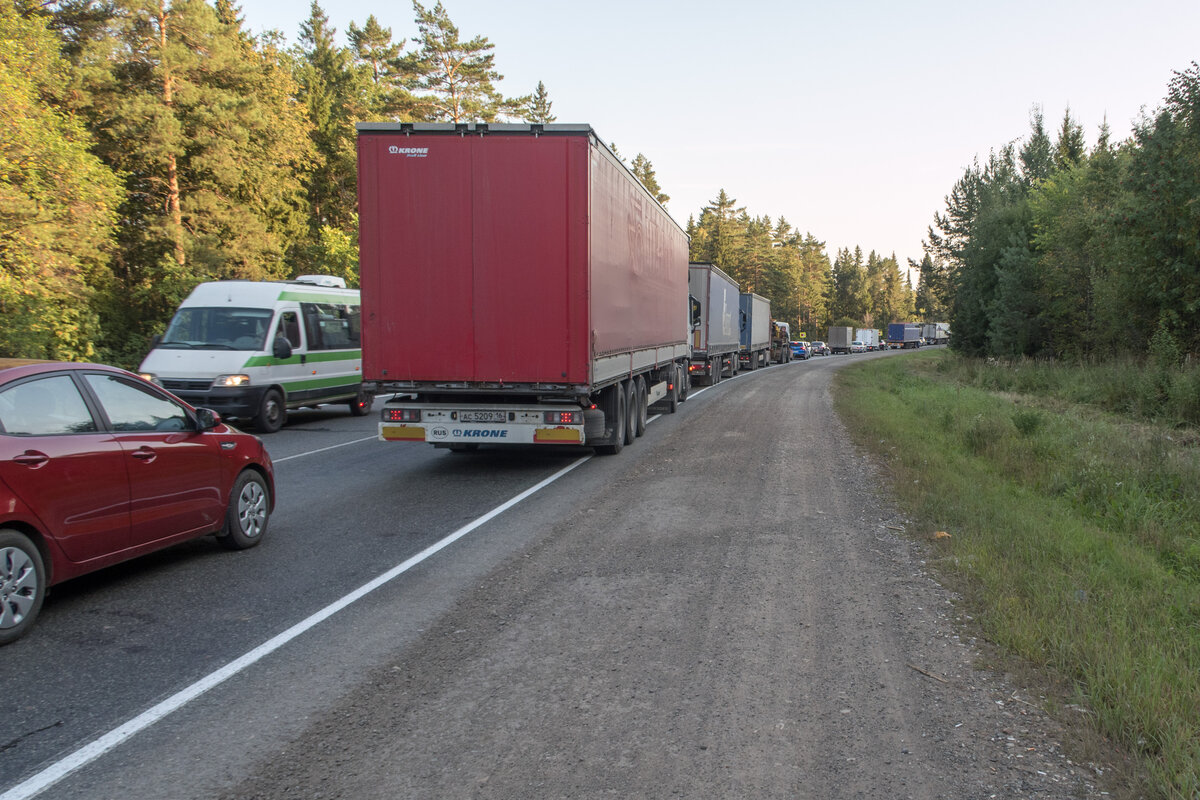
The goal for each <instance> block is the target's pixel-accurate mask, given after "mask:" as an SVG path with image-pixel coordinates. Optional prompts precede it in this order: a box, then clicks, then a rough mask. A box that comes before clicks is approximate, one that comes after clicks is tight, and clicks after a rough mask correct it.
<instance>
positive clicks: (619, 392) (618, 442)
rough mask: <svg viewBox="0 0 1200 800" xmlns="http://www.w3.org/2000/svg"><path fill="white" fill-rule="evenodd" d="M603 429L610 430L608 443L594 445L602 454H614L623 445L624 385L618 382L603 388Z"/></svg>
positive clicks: (619, 450)
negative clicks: (610, 435)
mask: <svg viewBox="0 0 1200 800" xmlns="http://www.w3.org/2000/svg"><path fill="white" fill-rule="evenodd" d="M603 405H604V417H605V419H604V429H605V432H608V431H611V432H612V437H611V439H610V440H609V441H610V442H611V443H610V444H598V445H596V452H597V453H598V454H600V455H602V456H615V455H617V454H618V453H620V452H621V448H622V447H624V446H625V387H624V386H623V385H622V384H620V383H618V384H614V385H613V386H610V387H608V388H607V389H605V390H604V403H603Z"/></svg>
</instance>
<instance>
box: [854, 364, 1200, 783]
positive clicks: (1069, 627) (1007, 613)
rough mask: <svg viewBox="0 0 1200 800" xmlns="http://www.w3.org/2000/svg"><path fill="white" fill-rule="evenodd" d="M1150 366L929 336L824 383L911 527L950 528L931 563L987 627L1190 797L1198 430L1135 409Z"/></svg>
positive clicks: (1199, 628) (1198, 632)
mask: <svg viewBox="0 0 1200 800" xmlns="http://www.w3.org/2000/svg"><path fill="white" fill-rule="evenodd" d="M1087 369H1094V370H1096V372H1095V373H1094V374H1092V375H1087V376H1085V375H1082V374H1079V373H1081V372H1082V371H1084V370H1087ZM1148 374H1151V373H1148V372H1143V371H1139V370H1138V369H1137V368H1135V367H1134V366H1133V365H1110V366H1096V367H1091V368H1071V369H1066V370H1060V369H1057V368H1055V367H1053V366H1052V365H1048V364H1027V363H1022V364H1017V365H1011V364H1010V365H1005V364H997V363H987V362H979V361H972V360H966V359H960V358H958V357H956V356H954V355H953V354H951V353H949V352H947V351H945V350H940V351H937V352H923V353H919V354H913V355H909V356H905V357H900V358H887V359H877V360H874V361H870V362H865V363H862V364H859V365H855V366H854V367H852V368H848V369H845V370H842V371H841V372H840V373H839V377H838V380H837V383H836V387H835V393H836V404H837V407H838V408H839V410H840V412H841V414H842V416H843V418H844V419H845V420H846V422H847V424H848V425H849V426H850V428H851V429H852V430H853V431H854V433H855V436H856V438H857V439H858V441H859V442H860V443H861V444H863V445H864V446H867V447H869V448H871V449H873V450H875V451H876V452H877V453H879V454H880V455H881V456H882V457H883V458H884V459H885V461H886V464H887V465H888V467H889V469H890V471H891V474H892V479H893V485H894V487H895V490H896V493H897V495H898V498H899V500H900V502H901V503H902V504H903V506H904V507H905V508H906V510H907V511H908V513H909V514H910V515H911V516H912V518H913V519H914V520H915V521H916V523H917V524H918V525H919V526H921V529H922V530H924V531H925V532H927V533H932V532H933V531H935V530H941V531H947V532H948V533H950V534H951V537H950V538H949V539H939V540H937V542H936V544H935V545H934V547H935V548H936V550H937V558H936V561H935V564H936V567H937V568H938V569H939V570H940V571H941V572H942V573H943V574H944V575H945V576H946V578H947V579H948V581H949V582H950V583H951V584H952V585H954V586H955V587H956V588H958V589H960V591H961V592H962V594H963V602H964V603H965V604H966V605H967V606H968V607H969V609H970V613H971V614H972V616H974V617H975V619H976V620H977V622H978V623H979V624H980V625H981V626H982V629H983V632H984V635H985V636H986V637H987V638H988V639H989V640H991V641H992V642H994V643H995V644H997V645H999V646H1000V647H1001V648H1002V649H1003V650H1004V651H1006V652H1008V653H1009V654H1010V655H1015V656H1016V657H1019V658H1020V659H1024V660H1026V661H1028V662H1031V663H1033V664H1034V665H1037V666H1038V667H1040V668H1043V669H1045V670H1049V671H1050V672H1051V674H1055V675H1057V676H1059V677H1061V678H1062V679H1064V680H1065V681H1068V682H1069V684H1070V685H1073V686H1074V687H1075V691H1076V692H1077V694H1078V695H1079V698H1078V699H1079V701H1080V702H1082V703H1083V704H1085V705H1086V707H1088V708H1089V709H1091V711H1092V712H1093V713H1094V715H1095V716H1094V719H1095V724H1096V725H1097V726H1098V729H1099V732H1100V733H1102V734H1103V735H1104V736H1106V737H1108V738H1109V739H1111V740H1113V741H1115V742H1117V743H1118V744H1119V745H1120V746H1121V747H1122V749H1124V750H1125V751H1126V752H1128V753H1130V754H1133V755H1134V756H1135V757H1136V758H1137V759H1138V761H1139V763H1140V764H1142V765H1143V766H1144V767H1145V770H1146V772H1147V774H1149V775H1150V776H1151V779H1152V780H1153V781H1154V791H1155V792H1157V793H1158V794H1159V795H1161V796H1162V797H1178V798H1196V797H1200V447H1198V446H1197V441H1200V437H1198V436H1197V435H1196V432H1195V431H1194V430H1192V429H1189V428H1186V427H1180V426H1181V425H1183V424H1184V422H1183V420H1181V418H1180V417H1179V416H1178V415H1177V414H1175V413H1174V412H1171V413H1165V412H1164V411H1163V409H1164V408H1166V407H1167V406H1161V405H1160V406H1158V407H1156V408H1153V409H1142V411H1147V410H1148V411H1149V413H1145V414H1144V417H1145V418H1143V416H1142V411H1139V410H1138V409H1137V408H1134V407H1133V406H1136V405H1137V403H1136V402H1135V401H1131V400H1129V398H1131V397H1137V396H1139V394H1138V393H1139V392H1141V391H1144V389H1145V384H1146V382H1147V381H1148V380H1151V379H1157V378H1156V377H1154V375H1153V374H1151V378H1148V377H1147V375H1148ZM1164 374H1165V373H1158V374H1157V376H1158V377H1162V376H1163V375H1164ZM1165 375H1166V381H1165V385H1166V386H1167V387H1168V390H1167V391H1166V392H1164V393H1163V396H1164V397H1168V398H1169V397H1171V396H1172V393H1173V392H1177V391H1178V390H1177V389H1175V388H1172V387H1175V385H1176V383H1183V382H1184V381H1183V378H1181V377H1179V376H1176V375H1174V374H1165ZM1088 386H1090V387H1093V388H1092V389H1087V388H1085V387H1088ZM1099 386H1106V387H1107V390H1106V391H1107V394H1104V395H1102V396H1100V397H1098V396H1097V392H1096V391H1095V387H1099ZM1130 387H1133V388H1130ZM1138 387H1141V388H1138ZM1197 391H1198V392H1200V387H1197ZM1120 398H1125V400H1121V399H1120ZM1192 402H1193V403H1197V402H1200V400H1198V399H1193V401H1192ZM1168 406H1170V407H1172V408H1176V409H1180V408H1187V407H1188V403H1186V402H1183V400H1178V401H1177V402H1176V403H1175V405H1173V406H1171V405H1170V404H1168ZM1114 411H1118V412H1121V413H1113V412H1114ZM1150 419H1157V420H1159V421H1158V422H1153V421H1149V420H1150Z"/></svg>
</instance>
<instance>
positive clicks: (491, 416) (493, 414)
mask: <svg viewBox="0 0 1200 800" xmlns="http://www.w3.org/2000/svg"><path fill="white" fill-rule="evenodd" d="M507 419H508V415H507V414H505V413H504V412H503V411H460V412H458V421H459V422H505V421H506V420H507Z"/></svg>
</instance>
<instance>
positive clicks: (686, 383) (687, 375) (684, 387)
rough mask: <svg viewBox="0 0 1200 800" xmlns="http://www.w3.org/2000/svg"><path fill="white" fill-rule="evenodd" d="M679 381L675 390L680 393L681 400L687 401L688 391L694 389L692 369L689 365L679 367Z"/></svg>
mask: <svg viewBox="0 0 1200 800" xmlns="http://www.w3.org/2000/svg"><path fill="white" fill-rule="evenodd" d="M677 371H678V375H677V377H678V378H679V382H678V383H676V384H675V392H676V393H677V394H678V395H679V402H681V403H686V402H687V399H688V392H690V391H691V390H692V371H691V370H690V369H689V368H688V367H683V368H682V369H678V368H677Z"/></svg>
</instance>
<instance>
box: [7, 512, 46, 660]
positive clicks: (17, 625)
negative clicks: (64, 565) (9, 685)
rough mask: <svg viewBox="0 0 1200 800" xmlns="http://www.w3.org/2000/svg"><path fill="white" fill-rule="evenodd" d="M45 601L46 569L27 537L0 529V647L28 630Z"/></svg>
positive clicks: (39, 554)
mask: <svg viewBox="0 0 1200 800" xmlns="http://www.w3.org/2000/svg"><path fill="white" fill-rule="evenodd" d="M45 599H46V568H45V566H44V565H43V564H42V554H41V552H40V551H39V550H38V549H37V545H35V544H34V543H33V542H31V541H30V540H29V537H28V536H26V535H25V534H23V533H21V532H20V531H15V530H13V529H12V528H0V645H5V644H8V643H9V642H14V641H16V640H17V639H19V638H21V636H23V635H24V634H25V631H27V630H29V626H31V625H33V621H34V620H35V619H37V615H38V612H39V611H41V610H42V601H43V600H45Z"/></svg>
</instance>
